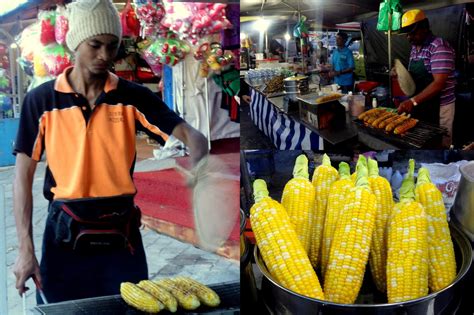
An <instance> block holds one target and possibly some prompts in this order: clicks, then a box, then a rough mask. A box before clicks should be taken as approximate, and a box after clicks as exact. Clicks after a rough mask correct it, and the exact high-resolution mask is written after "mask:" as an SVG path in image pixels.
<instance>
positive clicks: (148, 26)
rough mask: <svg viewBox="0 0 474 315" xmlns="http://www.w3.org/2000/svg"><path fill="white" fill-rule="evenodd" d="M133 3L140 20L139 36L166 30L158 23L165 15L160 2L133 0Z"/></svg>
mask: <svg viewBox="0 0 474 315" xmlns="http://www.w3.org/2000/svg"><path fill="white" fill-rule="evenodd" d="M134 3H135V13H136V16H137V18H138V21H139V22H140V36H141V37H143V38H150V37H153V36H156V35H159V34H162V33H163V32H165V31H166V30H165V29H164V28H163V27H162V25H161V23H160V22H161V20H162V19H163V17H164V16H165V9H164V7H163V5H162V4H160V3H157V2H156V1H151V0H150V1H145V0H134Z"/></svg>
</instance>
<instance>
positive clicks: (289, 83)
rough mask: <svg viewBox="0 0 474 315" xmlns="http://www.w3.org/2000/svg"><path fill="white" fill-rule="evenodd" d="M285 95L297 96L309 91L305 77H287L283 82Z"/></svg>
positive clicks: (307, 79) (307, 80)
mask: <svg viewBox="0 0 474 315" xmlns="http://www.w3.org/2000/svg"><path fill="white" fill-rule="evenodd" d="M283 86H284V89H285V93H287V94H298V93H300V94H301V93H306V92H308V91H309V78H308V77H307V76H294V77H288V78H286V79H284V80H283Z"/></svg>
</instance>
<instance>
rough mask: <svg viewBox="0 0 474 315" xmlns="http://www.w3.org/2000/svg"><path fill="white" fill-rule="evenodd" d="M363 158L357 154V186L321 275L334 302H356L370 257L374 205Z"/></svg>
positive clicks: (351, 195) (344, 209)
mask: <svg viewBox="0 0 474 315" xmlns="http://www.w3.org/2000/svg"><path fill="white" fill-rule="evenodd" d="M363 159H365V158H364V157H362V156H360V157H359V162H358V165H357V181H356V186H355V188H353V189H351V191H350V193H349V194H348V196H347V203H346V205H345V206H344V208H343V210H342V211H343V213H342V214H341V215H340V216H339V221H338V224H337V227H336V230H335V231H334V238H333V240H332V243H331V250H330V254H329V261H328V265H327V268H326V274H325V277H324V295H325V297H326V299H327V300H328V301H331V302H335V303H344V304H352V303H354V302H355V300H356V298H357V295H358V294H359V290H360V287H361V286H362V281H363V279H364V273H365V267H366V265H367V261H368V259H369V251H370V244H371V241H372V235H373V229H374V224H375V211H376V208H375V196H374V194H372V193H371V192H370V189H369V183H368V180H367V168H366V166H365V165H364V162H363V161H361V160H363Z"/></svg>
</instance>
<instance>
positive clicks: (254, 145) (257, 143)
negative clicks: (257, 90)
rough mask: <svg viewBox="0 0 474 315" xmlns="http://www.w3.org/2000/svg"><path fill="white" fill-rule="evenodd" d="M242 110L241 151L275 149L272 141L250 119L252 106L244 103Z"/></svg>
mask: <svg viewBox="0 0 474 315" xmlns="http://www.w3.org/2000/svg"><path fill="white" fill-rule="evenodd" d="M240 108H241V113H240V149H241V150H255V149H274V148H275V146H274V145H273V143H272V141H271V140H270V139H269V138H268V137H267V136H266V135H265V134H264V133H263V132H262V131H260V130H259V129H258V128H257V126H255V124H254V123H253V121H252V119H251V118H250V106H249V105H248V104H247V103H245V102H242V106H241V107H240Z"/></svg>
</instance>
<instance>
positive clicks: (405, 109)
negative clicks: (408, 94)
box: [398, 99, 414, 114]
mask: <svg viewBox="0 0 474 315" xmlns="http://www.w3.org/2000/svg"><path fill="white" fill-rule="evenodd" d="M413 107H414V106H413V102H412V101H411V100H410V99H408V100H406V101H403V102H402V103H400V105H399V106H398V113H399V114H401V113H411V112H412V110H413Z"/></svg>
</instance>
